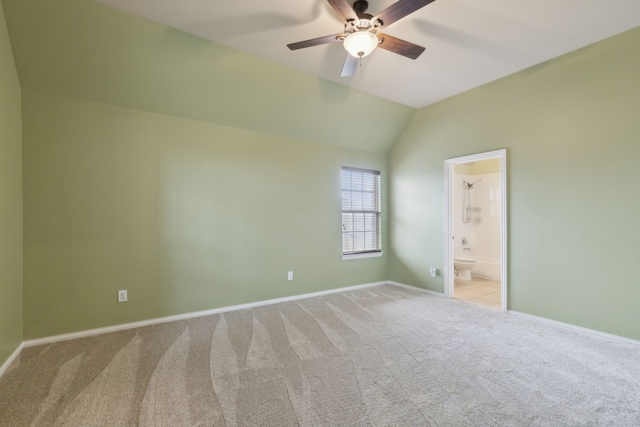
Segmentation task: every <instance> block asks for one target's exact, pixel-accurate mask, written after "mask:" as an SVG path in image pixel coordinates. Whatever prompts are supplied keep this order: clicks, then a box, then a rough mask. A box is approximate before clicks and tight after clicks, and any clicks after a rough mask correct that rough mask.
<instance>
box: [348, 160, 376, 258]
mask: <svg viewBox="0 0 640 427" xmlns="http://www.w3.org/2000/svg"><path fill="white" fill-rule="evenodd" d="M341 182H342V254H343V255H351V254H361V253H367V252H380V251H381V239H380V234H381V233H380V212H381V210H380V206H381V200H380V172H379V171H374V170H367V169H357V168H351V167H343V168H342V177H341Z"/></svg>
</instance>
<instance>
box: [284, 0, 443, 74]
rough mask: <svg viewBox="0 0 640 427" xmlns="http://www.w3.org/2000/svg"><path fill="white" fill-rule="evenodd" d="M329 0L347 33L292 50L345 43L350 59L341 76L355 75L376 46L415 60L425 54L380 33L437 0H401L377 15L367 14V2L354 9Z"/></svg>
mask: <svg viewBox="0 0 640 427" xmlns="http://www.w3.org/2000/svg"><path fill="white" fill-rule="evenodd" d="M327 1H328V2H329V4H330V5H331V7H333V10H335V11H336V13H337V14H338V15H339V16H340V19H342V21H343V22H344V32H342V33H338V34H332V35H330V36H324V37H318V38H315V39H310V40H305V41H301V42H297V43H290V44H288V45H287V47H288V48H289V49H291V50H296V49H303V48H305V47H311V46H318V45H322V44H328V43H333V42H337V41H342V42H343V44H344V48H345V49H346V50H347V57H346V58H345V60H344V65H343V66H342V72H341V73H340V76H341V77H347V76H352V75H353V74H354V73H355V71H356V67H357V65H358V61H359V60H361V59H362V58H364V57H365V56H367V55H369V54H370V53H371V52H373V50H374V49H375V48H376V47H380V48H382V49H385V50H388V51H389V52H393V53H397V54H398V55H402V56H405V57H407V58H411V59H416V58H417V57H418V56H420V54H421V53H422V52H424V47H422V46H418V45H416V44H413V43H410V42H408V41H405V40H401V39H398V38H396V37H392V36H390V35H388V34H379V33H378V30H380V29H382V28H384V27H388V26H389V25H391V24H393V23H394V22H396V21H398V20H399V19H402V18H404V17H405V16H407V15H409V14H410V13H413V12H415V11H416V10H418V9H420V8H422V7H424V6H426V5H428V4H429V3H431V2H433V1H435V0H399V1H397V2H395V3H393V4H392V5H391V6H389V7H387V8H386V9H385V10H383V11H382V12H380V13H378V14H377V15H375V16H373V15H370V14H368V13H365V12H366V10H367V8H368V7H369V3H368V2H367V1H365V0H357V1H356V2H355V3H353V7H351V5H350V4H349V3H348V2H347V0H327Z"/></svg>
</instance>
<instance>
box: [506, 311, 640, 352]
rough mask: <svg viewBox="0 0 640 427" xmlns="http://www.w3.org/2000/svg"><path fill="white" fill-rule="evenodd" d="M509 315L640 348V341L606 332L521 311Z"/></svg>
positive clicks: (510, 312)
mask: <svg viewBox="0 0 640 427" xmlns="http://www.w3.org/2000/svg"><path fill="white" fill-rule="evenodd" d="M507 314H513V315H514V316H518V317H522V318H523V319H529V320H533V321H534V322H539V323H544V324H546V325H550V326H555V327H557V328H562V329H568V330H570V331H575V332H580V333H583V334H587V335H596V336H599V337H601V338H606V339H610V340H612V341H618V342H622V343H625V344H632V345H637V346H640V341H638V340H634V339H631V338H626V337H621V336H620V335H614V334H608V333H606V332H600V331H596V330H595V329H589V328H583V327H582V326H576V325H572V324H570V323H564V322H558V321H557V320H551V319H547V318H545V317H539V316H534V315H532V314H527V313H521V312H519V311H513V310H508V311H507Z"/></svg>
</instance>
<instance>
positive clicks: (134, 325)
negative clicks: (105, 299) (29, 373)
mask: <svg viewBox="0 0 640 427" xmlns="http://www.w3.org/2000/svg"><path fill="white" fill-rule="evenodd" d="M387 283H389V282H387V281H384V282H375V283H366V284H363V285H355V286H348V287H345V288H338V289H329V290H326V291H320V292H312V293H308V294H301V295H294V296H290V297H282V298H274V299H269V300H264V301H257V302H252V303H248V304H238V305H232V306H228V307H221V308H214V309H211V310H204V311H196V312H191V313H184V314H176V315H174V316H166V317H159V318H155V319H148V320H141V321H139V322H131V323H123V324H120V325H113V326H107V327H104V328H96V329H87V330H84V331H78V332H71V333H68V334H62V335H54V336H50V337H44V338H36V339H32V340H27V341H25V342H24V343H23V344H24V347H33V346H35V345H42V344H50V343H53V342H58V341H66V340H72V339H75V338H83V337H89V336H93V335H100V334H106V333H109V332H117V331H124V330H127V329H134V328H141V327H143V326H150V325H156V324H158V323H166V322H174V321H176V320H185V319H192V318H194V317H201V316H209V315H211V314H219V313H225V312H228V311H235V310H242V309H245V308H254V307H260V306H263V305H271V304H278V303H282V302H290V301H296V300H301V299H305V298H312V297H317V296H322V295H329V294H335V293H338V292H345V291H353V290H356V289H363V288H370V287H374V286H380V285H386V284H387ZM416 289H417V288H416Z"/></svg>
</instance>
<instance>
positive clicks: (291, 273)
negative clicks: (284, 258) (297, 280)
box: [287, 271, 293, 280]
mask: <svg viewBox="0 0 640 427" xmlns="http://www.w3.org/2000/svg"><path fill="white" fill-rule="evenodd" d="M287 280H293V271H290V272H288V273H287Z"/></svg>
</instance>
